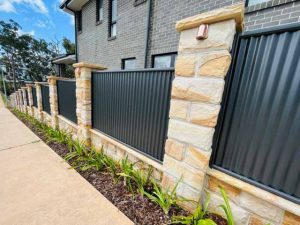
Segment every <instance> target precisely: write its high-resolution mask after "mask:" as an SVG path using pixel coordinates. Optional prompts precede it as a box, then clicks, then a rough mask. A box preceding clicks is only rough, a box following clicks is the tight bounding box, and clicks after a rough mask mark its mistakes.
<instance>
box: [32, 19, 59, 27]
mask: <svg viewBox="0 0 300 225" xmlns="http://www.w3.org/2000/svg"><path fill="white" fill-rule="evenodd" d="M34 25H35V26H36V27H39V28H47V29H50V28H55V24H54V23H53V21H52V20H51V19H45V20H41V19H39V20H37V21H36V23H35V24H34Z"/></svg>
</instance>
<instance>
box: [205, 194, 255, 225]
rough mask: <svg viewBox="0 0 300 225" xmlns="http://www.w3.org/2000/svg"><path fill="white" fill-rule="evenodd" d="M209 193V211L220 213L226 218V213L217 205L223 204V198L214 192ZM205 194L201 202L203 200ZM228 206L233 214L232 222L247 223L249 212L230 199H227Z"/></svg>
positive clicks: (238, 224) (240, 224)
mask: <svg viewBox="0 0 300 225" xmlns="http://www.w3.org/2000/svg"><path fill="white" fill-rule="evenodd" d="M209 193H210V197H211V201H210V204H209V206H208V209H209V211H212V212H216V213H218V214H220V215H222V216H223V217H224V218H226V215H225V213H224V211H223V210H222V209H221V208H220V207H219V205H222V204H224V200H223V198H222V197H221V196H219V195H217V194H215V193H211V192H209ZM205 198H206V197H205V196H204V199H203V200H202V202H204V201H205ZM229 204H230V208H231V211H232V214H233V219H234V224H235V225H245V224H247V222H248V220H249V218H250V214H249V212H247V211H246V210H244V209H243V208H241V207H240V206H238V205H236V204H235V203H233V202H232V201H230V200H229Z"/></svg>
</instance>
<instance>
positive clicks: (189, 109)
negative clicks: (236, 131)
mask: <svg viewBox="0 0 300 225" xmlns="http://www.w3.org/2000/svg"><path fill="white" fill-rule="evenodd" d="M227 10H228V12H229V13H228V15H233V14H234V12H235V11H240V14H239V16H240V18H234V17H232V16H229V17H228V19H227V20H225V21H224V18H223V17H224V15H225V14H224V15H223V11H224V12H225V10H216V11H212V12H211V13H207V14H202V15H199V21H202V22H203V23H205V20H206V19H207V18H208V19H210V20H211V19H213V20H214V21H213V22H210V23H211V24H210V25H209V32H208V38H207V39H205V40H197V39H196V36H195V35H196V33H197V30H198V26H197V25H195V26H193V27H192V28H190V29H185V28H184V27H190V26H189V22H190V21H192V22H193V21H194V22H195V21H197V18H191V19H189V18H188V19H185V20H183V21H181V22H179V23H177V29H178V28H179V27H181V28H180V29H183V30H182V31H181V33H180V40H179V46H178V58H177V62H176V66H175V79H174V81H173V85H172V92H171V107H170V121H169V130H168V140H167V142H166V150H165V156H164V162H163V166H164V177H163V182H162V184H163V186H164V187H165V188H167V187H168V186H172V185H174V183H176V182H178V181H179V180H180V178H182V180H181V182H180V183H179V187H178V195H179V196H181V197H184V198H189V199H192V200H195V201H199V199H200V196H201V194H202V188H203V186H204V178H205V174H206V170H207V168H208V163H209V158H210V155H211V146H212V139H213V134H214V127H215V126H216V122H217V118H218V114H219V111H220V103H221V99H222V93H223V89H224V84H225V82H224V77H225V75H226V73H227V70H228V68H229V66H230V63H231V55H230V50H231V46H232V43H233V39H234V35H235V33H236V26H237V23H236V21H239V20H241V18H242V12H243V7H242V6H241V5H239V6H237V7H228V9H227ZM222 16H223V17H222ZM218 18H220V21H219V20H218ZM221 18H222V19H221ZM202 22H199V23H202ZM185 206H186V207H187V208H188V209H193V208H194V206H193V204H192V203H190V202H187V203H185Z"/></svg>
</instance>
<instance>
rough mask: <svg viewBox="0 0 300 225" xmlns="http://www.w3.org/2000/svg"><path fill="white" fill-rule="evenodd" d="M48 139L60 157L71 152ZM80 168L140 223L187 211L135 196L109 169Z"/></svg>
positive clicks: (154, 223) (158, 223)
mask: <svg viewBox="0 0 300 225" xmlns="http://www.w3.org/2000/svg"><path fill="white" fill-rule="evenodd" d="M16 117H17V115H16ZM18 118H19V117H18ZM19 119H20V120H21V121H22V122H23V123H24V124H25V125H26V126H27V127H28V128H30V129H31V130H32V131H33V132H34V133H35V134H36V135H37V136H38V137H39V138H41V139H42V140H43V141H45V136H44V135H43V133H42V132H40V131H39V130H37V129H36V127H34V126H33V125H32V124H30V123H29V122H28V121H26V120H23V119H21V118H19ZM46 143H47V145H48V146H49V147H50V148H51V149H52V150H53V151H55V152H56V153H57V154H58V155H59V156H61V157H64V156H65V155H66V154H67V153H68V152H69V150H68V147H67V146H66V145H63V144H60V143H56V142H46ZM77 172H78V173H80V174H81V176H82V177H84V178H85V179H86V180H87V181H88V182H89V183H90V184H91V185H93V186H94V187H95V188H96V189H97V190H98V191H99V192H100V193H101V194H102V195H104V196H105V197H106V198H107V199H108V200H109V201H111V202H112V203H113V204H114V205H115V206H116V207H117V208H118V209H119V210H120V211H122V212H123V213H124V214H125V215H126V216H127V217H128V218H129V219H131V220H132V221H133V222H134V223H135V224H137V225H162V224H170V222H171V218H172V216H173V215H188V212H187V211H185V210H183V209H181V208H178V207H172V208H171V209H170V212H169V214H167V215H166V214H165V213H164V212H163V210H162V209H161V208H160V206H159V205H158V204H156V203H155V202H152V201H151V200H150V199H148V198H146V197H143V196H141V195H140V194H136V195H134V196H133V195H132V194H131V193H130V192H129V191H128V189H127V188H126V187H125V186H124V185H123V182H122V179H119V181H117V182H116V181H115V180H114V179H113V176H112V175H111V174H110V173H109V172H106V171H103V172H100V171H97V170H89V171H85V172H82V171H80V170H77ZM206 217H207V218H211V219H212V220H214V221H215V222H216V224H217V225H227V221H226V220H225V219H224V218H222V217H221V216H219V215H216V214H213V213H208V214H207V215H206Z"/></svg>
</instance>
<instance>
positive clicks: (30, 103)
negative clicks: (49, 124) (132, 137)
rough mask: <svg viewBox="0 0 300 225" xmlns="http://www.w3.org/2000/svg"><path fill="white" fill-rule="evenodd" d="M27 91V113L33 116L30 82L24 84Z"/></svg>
mask: <svg viewBox="0 0 300 225" xmlns="http://www.w3.org/2000/svg"><path fill="white" fill-rule="evenodd" d="M26 87H27V93H28V99H27V100H28V106H29V112H28V113H29V114H30V115H31V116H33V115H34V114H33V107H32V106H33V97H32V84H26Z"/></svg>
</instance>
